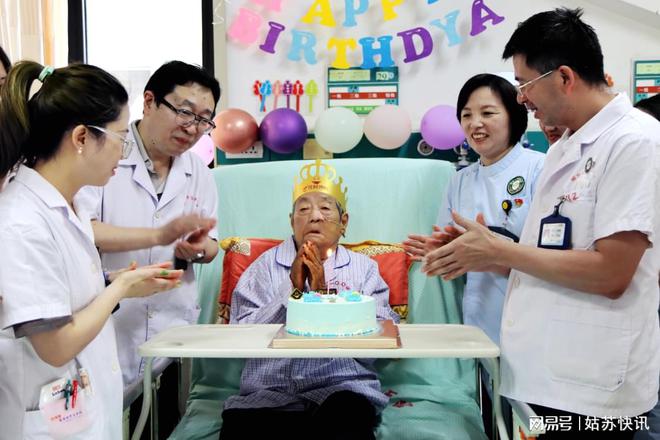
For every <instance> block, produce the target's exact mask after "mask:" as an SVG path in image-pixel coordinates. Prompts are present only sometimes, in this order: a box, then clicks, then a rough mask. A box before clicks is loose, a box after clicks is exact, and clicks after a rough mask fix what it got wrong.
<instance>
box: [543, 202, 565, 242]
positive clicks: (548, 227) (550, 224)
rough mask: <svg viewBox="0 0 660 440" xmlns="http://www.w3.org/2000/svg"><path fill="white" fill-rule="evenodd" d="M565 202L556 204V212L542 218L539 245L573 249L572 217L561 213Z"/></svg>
mask: <svg viewBox="0 0 660 440" xmlns="http://www.w3.org/2000/svg"><path fill="white" fill-rule="evenodd" d="M562 203H563V202H559V204H558V205H557V206H555V210H554V212H553V213H552V214H551V215H549V216H548V217H545V218H543V219H541V228H540V230H539V242H538V247H540V248H544V249H559V250H566V249H571V247H572V246H571V226H572V223H571V219H569V218H568V217H564V216H563V215H561V214H559V208H560V207H561V205H562Z"/></svg>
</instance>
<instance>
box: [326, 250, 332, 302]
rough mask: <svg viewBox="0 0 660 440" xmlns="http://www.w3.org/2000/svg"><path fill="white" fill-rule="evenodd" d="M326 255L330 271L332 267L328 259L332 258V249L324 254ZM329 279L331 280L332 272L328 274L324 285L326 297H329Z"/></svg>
mask: <svg viewBox="0 0 660 440" xmlns="http://www.w3.org/2000/svg"><path fill="white" fill-rule="evenodd" d="M326 255H327V257H328V258H327V260H328V262H329V263H330V269H333V266H334V265H333V264H332V261H330V257H331V256H332V249H328V250H327V252H326ZM331 279H332V271H331V272H330V273H329V274H328V281H327V282H326V283H325V287H326V289H327V290H326V295H330V280H331Z"/></svg>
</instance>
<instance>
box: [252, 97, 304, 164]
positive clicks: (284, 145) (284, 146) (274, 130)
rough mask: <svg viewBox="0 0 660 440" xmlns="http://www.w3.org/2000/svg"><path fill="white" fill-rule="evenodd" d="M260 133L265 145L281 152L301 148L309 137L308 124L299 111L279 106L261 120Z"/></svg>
mask: <svg viewBox="0 0 660 440" xmlns="http://www.w3.org/2000/svg"><path fill="white" fill-rule="evenodd" d="M259 135H260V137H261V140H262V141H263V143H264V145H265V146H267V147H268V148H270V149H271V150H273V151H275V152H276V153H281V154H290V153H293V152H295V151H298V150H300V149H301V148H302V147H303V144H304V143H305V140H306V139H307V124H306V123H305V119H303V117H302V116H300V113H298V112H297V111H294V110H291V109H289V108H278V109H276V110H273V111H271V112H270V113H268V114H267V115H266V117H265V118H264V119H263V121H261V125H260V126H259Z"/></svg>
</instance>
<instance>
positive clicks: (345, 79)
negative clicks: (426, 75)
mask: <svg viewBox="0 0 660 440" xmlns="http://www.w3.org/2000/svg"><path fill="white" fill-rule="evenodd" d="M386 104H394V105H398V104H399V68H398V67H396V66H395V67H374V68H371V69H361V68H359V67H352V68H349V69H335V68H333V67H330V68H329V69H328V108H331V107H346V108H348V109H351V110H353V111H354V112H355V113H357V114H358V115H368V114H369V112H371V110H373V109H374V108H376V107H378V106H381V105H386Z"/></svg>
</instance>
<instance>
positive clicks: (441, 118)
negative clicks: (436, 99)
mask: <svg viewBox="0 0 660 440" xmlns="http://www.w3.org/2000/svg"><path fill="white" fill-rule="evenodd" d="M419 131H420V132H421V133H422V138H423V139H424V140H425V141H426V143H427V144H429V145H430V146H432V147H433V148H435V149H437V150H451V149H452V148H454V147H455V146H457V145H459V144H461V142H463V139H465V133H463V128H461V124H460V122H458V119H457V118H456V109H455V108H454V107H452V106H450V105H436V106H435V107H431V108H430V109H429V110H428V111H427V112H426V113H425V114H424V117H423V118H422V122H421V124H420V130H419Z"/></svg>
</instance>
